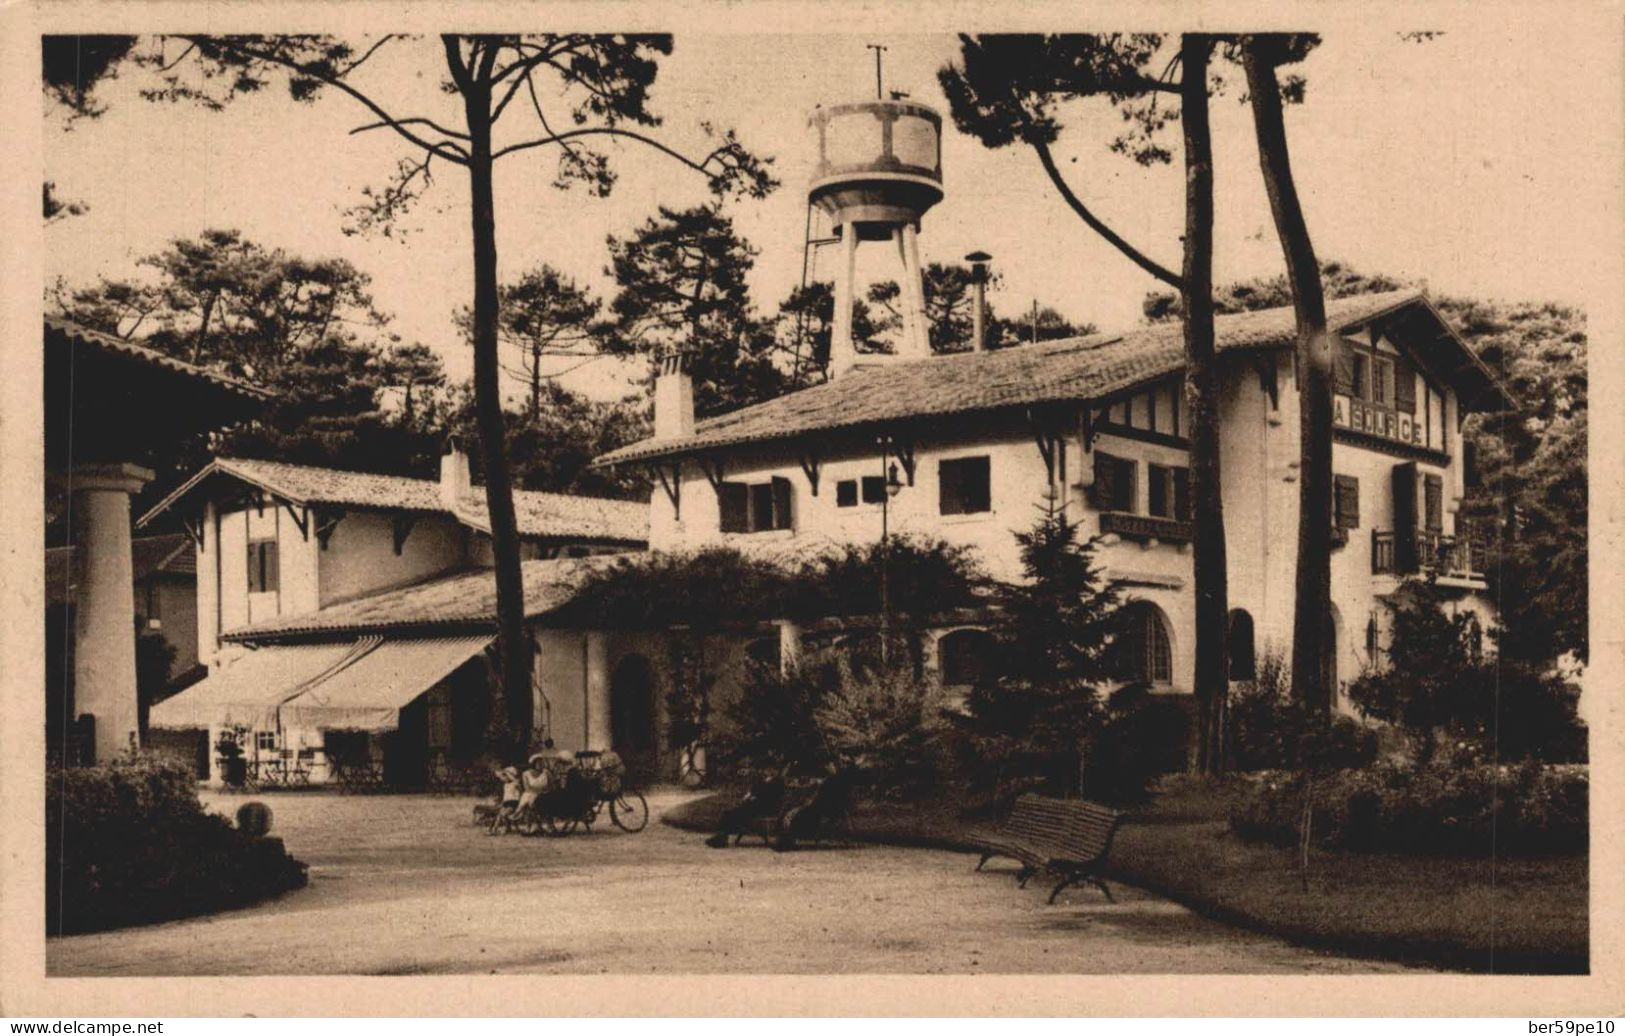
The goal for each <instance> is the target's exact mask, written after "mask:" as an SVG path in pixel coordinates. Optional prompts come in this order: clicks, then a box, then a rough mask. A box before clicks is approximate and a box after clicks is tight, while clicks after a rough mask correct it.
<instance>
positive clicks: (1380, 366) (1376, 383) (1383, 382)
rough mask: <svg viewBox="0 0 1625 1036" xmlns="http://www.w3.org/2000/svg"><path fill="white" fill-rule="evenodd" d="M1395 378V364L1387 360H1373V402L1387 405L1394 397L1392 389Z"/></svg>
mask: <svg viewBox="0 0 1625 1036" xmlns="http://www.w3.org/2000/svg"><path fill="white" fill-rule="evenodd" d="M1393 380H1394V365H1393V364H1391V363H1389V362H1388V361H1387V360H1378V359H1373V360H1372V361H1371V402H1373V403H1377V404H1380V405H1382V406H1387V405H1388V404H1389V402H1390V401H1391V400H1392V399H1393V393H1392V392H1391V391H1390V388H1391V386H1392V385H1393Z"/></svg>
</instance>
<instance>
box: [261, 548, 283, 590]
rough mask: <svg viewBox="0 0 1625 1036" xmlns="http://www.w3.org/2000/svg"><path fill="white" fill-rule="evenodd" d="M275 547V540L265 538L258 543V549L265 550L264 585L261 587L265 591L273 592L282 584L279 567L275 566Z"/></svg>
mask: <svg viewBox="0 0 1625 1036" xmlns="http://www.w3.org/2000/svg"><path fill="white" fill-rule="evenodd" d="M276 548H277V542H276V540H266V541H265V542H264V543H262V544H260V549H261V550H263V551H264V552H265V555H264V557H265V585H264V587H263V589H264V590H265V591H266V592H267V593H275V592H276V591H277V589H278V588H279V587H280V586H281V585H282V584H281V575H282V572H281V569H279V568H278V567H277V556H276Z"/></svg>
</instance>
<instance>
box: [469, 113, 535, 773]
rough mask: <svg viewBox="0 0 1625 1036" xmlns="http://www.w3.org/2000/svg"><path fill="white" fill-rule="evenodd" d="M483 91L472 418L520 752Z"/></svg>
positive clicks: (516, 625)
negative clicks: (488, 519) (483, 489)
mask: <svg viewBox="0 0 1625 1036" xmlns="http://www.w3.org/2000/svg"><path fill="white" fill-rule="evenodd" d="M489 89H490V88H489V87H488V86H485V85H483V84H474V85H473V86H471V87H470V88H468V89H466V90H465V91H464V96H463V100H464V107H465V108H466V110H467V117H468V133H469V145H468V147H469V162H468V179H469V187H470V200H471V202H472V210H473V231H474V306H473V318H474V319H473V332H474V333H473V340H474V413H475V425H476V427H477V428H478V429H479V435H480V461H481V463H482V466H483V467H484V468H485V504H486V509H487V512H488V513H489V516H490V523H491V552H492V555H493V557H494V561H495V566H496V571H495V576H496V588H497V670H498V676H499V679H500V681H501V698H502V701H503V704H504V705H505V707H506V712H507V717H508V724H507V726H508V729H507V737H508V739H509V744H508V746H507V747H508V748H509V749H510V750H511V751H513V752H515V753H518V752H521V751H523V750H524V749H525V748H526V746H527V742H528V740H529V737H530V730H531V713H532V711H533V709H532V705H531V675H530V669H531V644H530V639H529V637H528V636H527V634H526V632H525V591H524V584H523V581H522V576H521V574H520V570H519V525H518V522H517V520H516V519H515V517H514V508H513V485H512V482H511V480H510V477H509V473H508V458H507V456H506V449H505V433H506V427H505V425H506V421H505V419H504V416H503V413H502V394H501V386H500V384H499V382H498V366H497V243H496V206H495V203H494V201H493V198H492V190H491V174H492V158H491V120H490V94H489Z"/></svg>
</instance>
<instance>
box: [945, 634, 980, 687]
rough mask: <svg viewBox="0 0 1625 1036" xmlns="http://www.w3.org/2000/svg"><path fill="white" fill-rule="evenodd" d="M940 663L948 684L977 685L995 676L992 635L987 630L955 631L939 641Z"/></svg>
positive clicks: (949, 685)
mask: <svg viewBox="0 0 1625 1036" xmlns="http://www.w3.org/2000/svg"><path fill="white" fill-rule="evenodd" d="M937 666H938V670H939V671H940V673H941V674H942V683H943V686H945V687H976V686H980V685H982V684H984V683H986V682H987V681H989V680H991V679H992V677H993V636H992V634H990V633H988V632H987V631H986V630H978V629H966V630H954V631H953V632H952V633H948V634H945V635H944V636H943V637H942V639H941V640H939V641H937Z"/></svg>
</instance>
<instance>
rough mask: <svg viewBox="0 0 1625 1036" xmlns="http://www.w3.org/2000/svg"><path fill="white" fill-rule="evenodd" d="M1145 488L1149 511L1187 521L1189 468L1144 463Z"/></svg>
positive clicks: (1159, 515) (1158, 515)
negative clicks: (1148, 500)
mask: <svg viewBox="0 0 1625 1036" xmlns="http://www.w3.org/2000/svg"><path fill="white" fill-rule="evenodd" d="M1146 481H1147V485H1146V489H1147V490H1148V491H1149V494H1150V508H1149V509H1150V512H1151V514H1152V515H1154V516H1156V517H1158V518H1173V519H1176V520H1178V521H1182V522H1183V521H1188V520H1189V519H1190V516H1191V471H1190V469H1189V468H1176V467H1168V466H1167V465H1164V464H1148V465H1146Z"/></svg>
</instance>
